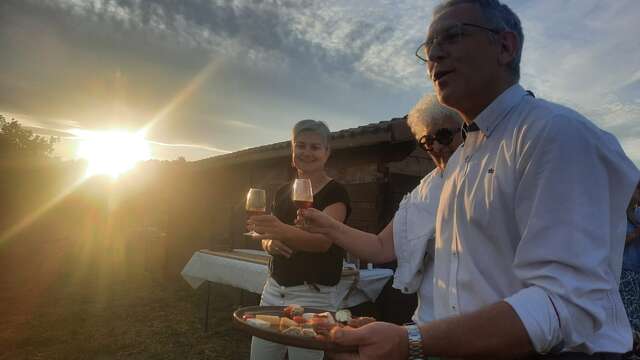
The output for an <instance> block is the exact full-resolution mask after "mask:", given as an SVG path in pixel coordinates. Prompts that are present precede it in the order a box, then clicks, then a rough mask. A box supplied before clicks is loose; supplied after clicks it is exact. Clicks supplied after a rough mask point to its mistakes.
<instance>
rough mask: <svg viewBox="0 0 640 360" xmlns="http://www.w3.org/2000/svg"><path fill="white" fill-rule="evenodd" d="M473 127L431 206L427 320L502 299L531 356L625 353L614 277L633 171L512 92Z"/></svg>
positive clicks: (554, 110)
mask: <svg viewBox="0 0 640 360" xmlns="http://www.w3.org/2000/svg"><path fill="white" fill-rule="evenodd" d="M474 122H475V123H476V124H477V125H478V126H479V128H480V131H475V132H470V133H469V134H468V137H467V138H466V141H465V143H464V146H463V147H460V148H459V149H458V150H457V151H456V153H455V154H454V156H452V158H451V160H450V161H449V163H448V165H447V176H446V179H445V183H444V185H443V190H442V196H441V198H440V204H439V208H438V214H437V220H436V249H435V268H434V276H435V289H434V309H435V315H436V317H437V318H443V317H447V316H451V315H457V314H463V313H466V312H471V311H474V310H477V309H479V308H481V307H483V306H486V305H489V304H493V303H496V302H499V301H501V300H505V301H506V302H508V303H509V304H510V305H511V306H512V307H513V309H514V310H515V312H516V313H517V314H518V316H519V317H520V320H521V321H522V323H523V325H524V327H525V328H526V330H527V332H528V334H529V336H530V338H531V341H532V343H533V345H534V347H535V349H536V351H538V352H539V353H546V352H550V351H558V350H563V351H578V352H586V353H592V352H614V353H621V352H626V351H628V350H629V349H631V342H632V340H631V330H630V326H629V322H628V320H627V316H626V313H625V310H624V307H623V305H622V301H621V299H620V295H619V293H618V280H619V277H620V271H621V261H622V251H623V247H624V238H625V226H626V217H625V209H626V206H627V204H628V202H629V199H630V198H631V194H632V192H633V189H634V187H635V185H636V183H637V182H638V179H639V178H640V173H639V172H638V170H637V168H636V167H635V166H634V165H633V163H632V162H631V161H630V160H629V159H628V158H627V156H626V155H625V154H624V152H623V150H622V148H621V147H620V145H619V143H618V141H617V140H616V139H615V138H614V137H613V136H612V135H611V134H609V133H606V132H604V131H602V130H600V129H599V128H598V127H596V126H595V125H594V124H593V123H591V122H590V121H589V120H587V119H585V118H584V117H583V116H581V115H580V114H578V113H576V112H574V111H572V110H570V109H568V108H565V107H562V106H559V105H556V104H553V103H550V102H547V101H544V100H539V99H535V98H533V97H532V96H530V95H528V94H527V93H526V92H525V91H524V90H523V89H522V87H520V86H519V85H514V86H512V87H511V88H509V89H508V90H506V91H505V92H504V93H503V94H501V95H500V96H499V97H498V98H496V99H495V100H494V101H493V102H492V103H491V104H490V105H489V106H488V107H487V108H486V109H485V110H484V111H483V112H482V113H480V115H478V116H477V117H476V119H475V120H474ZM488 326H490V324H488ZM478 336H482V335H481V334H478Z"/></svg>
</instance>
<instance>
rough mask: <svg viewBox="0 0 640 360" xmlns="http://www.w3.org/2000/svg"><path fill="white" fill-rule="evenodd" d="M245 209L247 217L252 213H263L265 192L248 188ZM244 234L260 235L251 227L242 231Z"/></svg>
mask: <svg viewBox="0 0 640 360" xmlns="http://www.w3.org/2000/svg"><path fill="white" fill-rule="evenodd" d="M245 209H246V211H247V217H251V216H254V215H263V214H264V213H266V211H267V192H266V191H264V190H262V189H254V188H251V189H249V192H248V193H247V203H246V206H245ZM244 235H249V236H256V235H260V234H259V233H257V232H255V230H254V229H251V231H249V232H248V233H244Z"/></svg>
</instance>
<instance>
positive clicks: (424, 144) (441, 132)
mask: <svg viewBox="0 0 640 360" xmlns="http://www.w3.org/2000/svg"><path fill="white" fill-rule="evenodd" d="M458 132H460V128H457V129H449V128H440V129H438V130H437V131H436V133H435V135H431V134H426V135H423V136H422V137H421V138H420V139H418V145H420V147H421V148H422V150H424V151H427V152H429V151H431V149H432V147H433V142H434V141H437V142H438V143H439V144H440V145H444V146H447V145H449V144H451V143H452V142H453V137H454V136H455V135H456V133H458Z"/></svg>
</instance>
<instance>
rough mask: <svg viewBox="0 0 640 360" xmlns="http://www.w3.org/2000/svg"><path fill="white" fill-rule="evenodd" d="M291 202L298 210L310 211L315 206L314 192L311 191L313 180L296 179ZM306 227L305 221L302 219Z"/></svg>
mask: <svg viewBox="0 0 640 360" xmlns="http://www.w3.org/2000/svg"><path fill="white" fill-rule="evenodd" d="M291 200H293V203H294V204H295V206H296V207H297V208H298V209H308V208H310V207H311V205H313V190H312V189H311V180H309V179H296V180H295V181H294V182H293V190H292V191H291ZM302 224H303V225H304V224H305V222H304V219H302Z"/></svg>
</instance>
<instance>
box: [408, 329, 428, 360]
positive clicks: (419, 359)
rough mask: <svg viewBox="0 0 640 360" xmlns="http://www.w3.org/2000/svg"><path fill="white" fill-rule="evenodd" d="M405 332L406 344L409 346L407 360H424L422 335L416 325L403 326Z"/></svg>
mask: <svg viewBox="0 0 640 360" xmlns="http://www.w3.org/2000/svg"><path fill="white" fill-rule="evenodd" d="M404 327H405V329H406V330H407V342H408V346H409V349H408V350H409V356H408V357H407V359H409V360H426V356H425V355H424V349H423V345H422V333H421V332H420V328H419V327H418V326H417V325H405V326H404Z"/></svg>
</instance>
